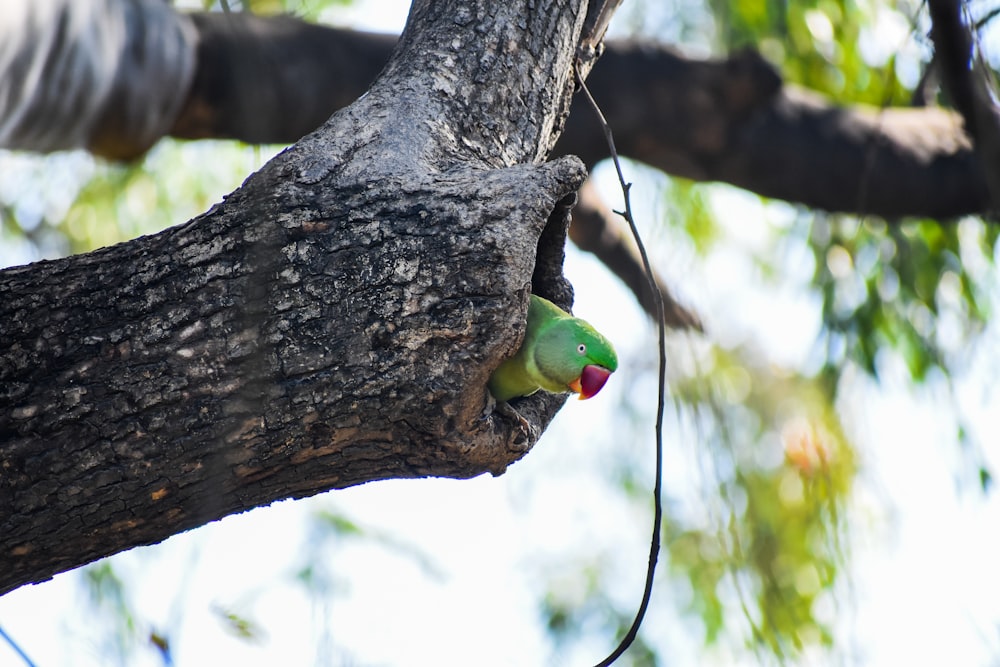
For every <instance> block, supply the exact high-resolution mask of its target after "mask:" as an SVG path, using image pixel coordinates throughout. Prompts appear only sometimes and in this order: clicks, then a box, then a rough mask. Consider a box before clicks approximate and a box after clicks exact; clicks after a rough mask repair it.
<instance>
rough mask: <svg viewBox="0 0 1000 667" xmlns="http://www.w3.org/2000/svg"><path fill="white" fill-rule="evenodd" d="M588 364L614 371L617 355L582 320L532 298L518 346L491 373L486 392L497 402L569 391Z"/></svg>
mask: <svg viewBox="0 0 1000 667" xmlns="http://www.w3.org/2000/svg"><path fill="white" fill-rule="evenodd" d="M589 365H593V366H600V367H601V368H604V369H606V370H608V371H610V372H614V371H615V370H617V368H618V356H617V355H616V354H615V350H614V347H612V345H611V343H610V342H608V340H607V339H606V338H605V337H604V336H602V335H601V334H600V333H598V332H597V330H596V329H594V327H592V326H591V325H590V324H588V323H587V322H585V321H584V320H581V319H580V318H578V317H573V316H572V315H570V314H569V313H567V312H566V311H564V310H562V309H561V308H559V307H558V306H556V305H555V304H554V303H552V302H551V301H548V300H546V299H543V298H541V297H539V296H535V295H534V294H532V295H531V302H530V303H529V305H528V321H527V324H526V327H525V332H524V342H522V343H521V348H520V349H519V350H518V351H517V353H516V354H514V356H513V357H511V358H510V359H507V360H506V361H504V362H503V363H502V364H500V367H499V368H497V369H496V371H494V373H493V375H492V377H490V382H489V387H490V392H491V393H492V394H493V397H494V398H496V399H497V400H498V401H508V400H510V399H512V398H516V397H518V396H529V395H531V394H533V393H535V392H536V391H538V390H539V389H544V390H545V391H550V392H552V393H564V392H567V391H572V389H571V388H570V383H572V382H574V381H579V379H580V376H581V374H582V373H583V369H584V367H586V366H589Z"/></svg>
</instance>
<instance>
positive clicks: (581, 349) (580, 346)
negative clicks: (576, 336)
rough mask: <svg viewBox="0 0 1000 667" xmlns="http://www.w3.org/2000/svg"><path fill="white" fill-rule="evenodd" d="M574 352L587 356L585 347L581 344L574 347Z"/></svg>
mask: <svg viewBox="0 0 1000 667" xmlns="http://www.w3.org/2000/svg"><path fill="white" fill-rule="evenodd" d="M576 351H577V352H578V353H580V354H587V346H586V345H584V344H583V343H580V344H579V345H577V346H576Z"/></svg>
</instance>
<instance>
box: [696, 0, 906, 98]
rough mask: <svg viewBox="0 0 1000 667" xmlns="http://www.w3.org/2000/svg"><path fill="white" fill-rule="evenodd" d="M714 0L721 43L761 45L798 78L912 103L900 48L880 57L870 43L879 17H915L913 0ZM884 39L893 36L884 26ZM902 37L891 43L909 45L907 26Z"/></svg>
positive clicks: (839, 93)
mask: <svg viewBox="0 0 1000 667" xmlns="http://www.w3.org/2000/svg"><path fill="white" fill-rule="evenodd" d="M708 5H709V7H710V8H711V10H712V14H713V16H714V17H715V26H716V31H717V34H718V35H719V39H720V42H721V44H720V45H719V46H720V47H721V48H723V49H725V50H727V51H728V50H735V49H742V48H753V49H756V50H759V51H761V52H762V53H763V54H764V55H765V56H766V57H767V58H768V59H769V60H771V61H772V62H774V63H775V64H776V65H778V66H779V68H780V69H781V71H782V75H783V76H784V78H785V80H786V81H788V82H790V83H797V84H800V85H802V86H805V87H807V88H810V89H812V90H815V91H818V92H822V93H826V94H827V95H830V96H831V97H833V98H835V99H838V100H840V101H843V102H852V103H855V102H867V103H869V104H875V105H886V104H906V102H907V101H908V100H909V98H910V93H909V91H908V90H906V89H905V87H904V86H903V84H902V83H901V82H900V81H899V80H898V78H897V75H896V66H897V61H896V56H895V55H893V56H887V57H886V58H885V60H884V62H872V60H873V58H872V56H871V55H869V56H868V58H867V59H866V54H865V52H864V50H863V48H864V47H865V45H866V40H867V43H868V45H869V46H870V45H871V40H872V39H874V38H876V37H875V35H873V34H872V29H873V24H874V23H875V22H876V21H879V20H886V21H891V20H895V21H896V23H906V22H909V20H910V19H909V18H908V17H909V16H911V15H912V14H914V13H915V12H914V11H913V9H912V8H909V7H906V6H899V5H897V3H896V2H892V3H888V4H884V5H883V4H878V3H875V2H867V1H866V0H793V1H788V0H709V3H708ZM890 15H891V17H892V18H887V17H889V16H890ZM892 35H893V36H895V35H896V33H892ZM878 39H885V34H884V30H883V34H882V35H879V36H878ZM899 40H900V42H899V43H898V44H888V45H884V48H886V49H887V50H888V51H889V52H890V53H894V54H895V53H899V52H901V51H903V50H904V47H905V46H907V35H906V33H901V34H899ZM869 50H870V51H871V49H869Z"/></svg>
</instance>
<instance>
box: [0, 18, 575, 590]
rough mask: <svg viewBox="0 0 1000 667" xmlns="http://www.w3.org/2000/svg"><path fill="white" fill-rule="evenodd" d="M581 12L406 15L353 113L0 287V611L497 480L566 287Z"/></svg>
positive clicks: (528, 438) (538, 408)
mask: <svg viewBox="0 0 1000 667" xmlns="http://www.w3.org/2000/svg"><path fill="white" fill-rule="evenodd" d="M579 4H581V3H579V2H576V3H574V2H569V1H568V0H567V1H564V2H558V3H557V2H552V3H548V4H546V5H545V7H544V8H539V7H537V6H536V3H529V2H525V3H493V2H491V1H490V0H482V1H480V2H460V1H459V0H450V1H440V0H439V1H435V2H429V1H424V2H420V1H419V0H418V1H417V2H414V5H413V7H412V8H411V14H410V18H409V21H408V24H407V29H406V31H405V32H404V35H403V37H402V38H401V41H400V43H399V45H398V48H397V51H396V52H395V55H394V57H393V58H392V60H391V61H390V63H389V64H388V65H387V67H386V70H385V72H384V73H383V75H382V76H381V77H380V78H379V79H378V81H376V82H375V84H374V85H373V86H372V88H371V90H370V91H369V92H368V94H367V95H365V96H364V97H362V98H361V99H360V100H358V101H357V102H355V103H354V104H352V105H351V106H349V107H347V108H346V109H344V110H343V111H341V112H340V113H338V114H337V115H335V116H334V117H333V118H331V119H330V121H329V122H328V123H326V124H324V125H323V126H322V127H321V128H320V129H318V130H317V131H316V132H314V133H313V134H311V135H309V136H307V137H306V138H305V139H303V140H302V141H301V142H299V143H298V144H297V145H296V146H294V147H293V148H291V149H289V150H287V151H285V152H283V153H282V154H280V155H279V156H278V157H276V158H275V159H274V160H272V161H271V162H270V163H268V164H267V165H265V167H264V168H263V169H261V170H260V171H259V172H257V173H256V174H254V175H252V176H251V177H250V178H248V179H247V181H246V182H245V183H244V185H243V186H242V187H241V188H240V189H239V190H237V191H236V192H234V193H233V194H232V195H230V196H229V197H228V198H227V199H226V200H225V201H224V202H223V203H221V204H219V205H217V206H216V207H214V208H213V209H212V210H210V211H209V212H207V213H206V214H204V215H202V216H200V217H199V218H196V219H194V220H192V221H191V222H189V223H187V224H185V225H182V226H180V227H176V228H173V229H170V230H167V231H166V232H163V233H161V234H158V235H155V236H150V237H143V238H140V239H136V240H135V241H131V242H128V243H124V244H120V245H117V246H113V247H111V248H107V249H103V250H100V251H97V252H94V253H90V254H87V255H81V256H76V257H71V258H67V259H63V260H58V261H53V262H40V263H37V264H33V265H28V266H25V267H18V268H13V269H8V270H6V271H3V272H0V322H3V325H2V326H0V471H2V476H0V535H2V536H3V537H2V541H0V593H2V592H5V591H8V590H11V589H12V588H15V587H17V586H19V585H21V584H23V583H26V582H33V581H39V580H42V579H45V578H47V577H50V576H51V575H52V574H54V573H56V572H60V571H62V570H65V569H68V568H71V567H74V566H77V565H80V564H83V563H86V562H89V561H91V560H93V559H95V558H98V557H101V556H105V555H108V554H111V553H115V552H117V551H121V550H123V549H126V548H129V547H131V546H135V545H139V544H149V543H153V542H157V541H160V540H162V539H164V538H165V537H167V536H169V535H171V534H174V533H176V532H178V531H181V530H184V529H188V528H192V527H194V526H198V525H201V524H203V523H205V522H207V521H210V520H213V519H216V518H219V517H222V516H225V515H226V514H229V513H232V512H237V511H241V510H245V509H248V508H251V507H256V506H259V505H263V504H267V503H270V502H273V501H275V500H278V499H282V498H289V497H302V496H308V495H312V494H315V493H318V492H321V491H324V490H327V489H332V488H340V487H345V486H349V485H352V484H359V483H362V482H365V481H370V480H375V479H384V478H388V477H418V476H428V475H444V476H452V477H469V476H473V475H478V474H481V473H483V472H487V471H488V472H492V473H494V474H499V473H500V472H502V471H503V470H504V469H505V468H506V466H507V465H509V464H510V463H511V462H513V461H515V460H517V459H518V458H520V457H521V456H523V455H524V453H525V452H526V451H527V450H528V449H530V447H531V446H532V445H534V443H535V442H536V440H537V438H538V436H539V434H540V433H541V431H542V430H543V429H544V428H545V426H546V425H547V423H548V421H549V420H550V419H551V417H552V416H553V415H554V413H555V411H556V410H558V408H559V407H560V406H561V404H562V400H563V397H558V396H552V395H536V396H533V397H529V398H526V399H521V400H519V401H517V402H516V408H517V411H518V412H519V413H520V419H518V418H516V415H511V414H509V413H507V412H503V413H499V412H495V411H494V403H493V401H492V399H491V398H490V397H489V394H488V392H487V390H486V381H487V378H488V377H489V374H490V373H491V371H492V370H493V369H494V368H495V367H496V366H497V365H498V364H499V363H500V361H501V360H502V359H503V358H504V357H505V356H507V355H509V354H510V353H511V352H513V350H514V349H516V347H517V345H518V344H519V342H520V339H521V336H522V335H523V320H524V314H525V312H526V308H527V297H528V293H529V291H530V290H531V289H534V290H535V291H536V292H538V293H541V294H543V295H545V296H548V297H550V298H552V299H554V300H556V301H557V302H560V303H562V304H564V305H568V303H569V301H570V300H571V291H570V288H569V286H568V285H567V284H566V283H565V281H564V279H563V278H562V276H561V264H562V244H563V242H564V240H565V231H566V225H567V224H568V207H567V206H568V204H569V203H570V201H571V200H572V197H573V193H574V191H575V190H576V189H577V188H578V187H579V186H580V184H581V183H582V182H583V180H584V178H585V170H584V168H583V165H582V164H581V163H580V161H579V160H577V159H575V158H561V159H559V160H556V161H554V162H551V163H547V164H539V161H540V160H542V159H543V158H544V156H545V155H546V154H547V153H548V152H549V150H550V149H551V147H552V145H553V144H554V142H555V140H556V137H557V135H558V131H559V128H560V126H561V125H562V123H563V120H564V118H565V115H566V113H567V111H568V106H569V100H570V96H571V94H572V89H573V78H572V68H571V62H572V58H573V55H574V52H575V47H576V44H577V43H578V41H579V39H580V28H581V25H582V22H583V18H584V16H583V12H582V10H581V9H580V8H579V7H578V5H579Z"/></svg>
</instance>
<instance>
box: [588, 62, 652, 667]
mask: <svg viewBox="0 0 1000 667" xmlns="http://www.w3.org/2000/svg"><path fill="white" fill-rule="evenodd" d="M576 78H577V81H578V82H579V84H580V89H581V90H582V91H583V93H584V95H585V96H586V97H587V101H588V102H589V103H590V106H591V107H593V109H594V113H595V114H596V115H597V118H598V120H599V121H600V123H601V128H602V129H603V130H604V137H605V139H607V142H608V150H609V151H610V153H611V159H612V161H613V162H614V163H615V170H616V171H617V172H618V182H619V184H621V188H622V194H623V195H624V196H625V210H624V211H615V212H616V213H618V214H619V215H620V216H622V217H623V218H625V221H626V222H627V223H628V226H629V229H630V230H631V232H632V236H633V237H634V238H635V244H636V246H638V248H639V256H640V257H642V267H643V269H644V270H645V272H646V279H647V280H648V281H649V290H650V292H651V293H652V294H653V300H654V302H655V304H656V329H657V333H658V336H659V352H660V366H659V373H658V376H657V377H658V380H659V383H658V384H659V390H658V393H657V400H656V481H655V482H654V484H653V535H652V538H651V539H650V543H649V563H648V565H647V567H646V584H645V587H644V588H643V591H642V601H641V602H640V603H639V609H638V611H636V614H635V620H634V621H632V626H631V627H630V628H629V629H628V632H626V633H625V636H624V637H622V640H621V641H620V642H619V643H618V646H617V647H616V648H615V650H614V651H612V652H611V653H610V654H609V655H608V657H606V658H604V660H602V661H601V662H599V663H597V665H596V667H607V666H608V665H610V664H612V663H613V662H615V661H616V660H617V659H618V658H620V657H621V656H622V654H624V653H625V651H627V650H628V648H629V646H631V645H632V642H633V641H635V638H636V636H637V635H638V634H639V627H640V626H641V625H642V619H643V618H644V617H645V615H646V609H647V608H648V607H649V600H650V598H651V597H652V594H653V575H655V574H656V561H657V559H658V558H659V555H660V524H661V523H662V522H663V501H662V500H661V498H660V495H661V489H662V486H663V406H664V404H665V403H666V385H667V383H666V369H667V342H666V328H665V325H664V323H663V295H662V294H660V289H659V286H658V285H657V284H656V279H655V278H654V277H653V269H652V267H651V266H650V264H649V256H648V255H647V254H646V247H645V246H644V245H643V243H642V239H641V238H640V237H639V230H638V229H637V228H636V226H635V219H634V218H633V217H632V199H631V197H630V196H629V191H630V190H631V189H632V184H631V183H626V182H625V177H624V176H623V175H622V166H621V160H620V159H619V157H618V151H617V150H616V149H615V140H614V137H613V136H612V133H611V126H610V125H608V121H607V119H605V117H604V114H603V113H602V112H601V108H600V107H599V106H598V105H597V102H596V101H595V100H594V97H593V95H591V94H590V90H589V89H588V88H587V84H586V82H585V81H584V80H583V76H582V75H581V73H580V68H579V63H577V70H576Z"/></svg>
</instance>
